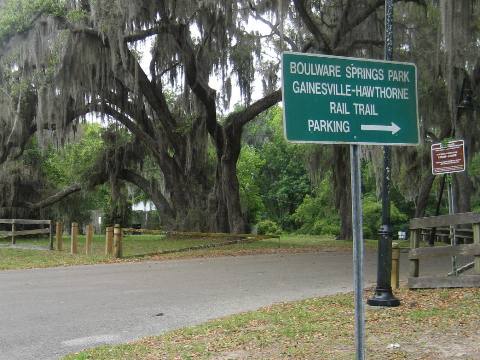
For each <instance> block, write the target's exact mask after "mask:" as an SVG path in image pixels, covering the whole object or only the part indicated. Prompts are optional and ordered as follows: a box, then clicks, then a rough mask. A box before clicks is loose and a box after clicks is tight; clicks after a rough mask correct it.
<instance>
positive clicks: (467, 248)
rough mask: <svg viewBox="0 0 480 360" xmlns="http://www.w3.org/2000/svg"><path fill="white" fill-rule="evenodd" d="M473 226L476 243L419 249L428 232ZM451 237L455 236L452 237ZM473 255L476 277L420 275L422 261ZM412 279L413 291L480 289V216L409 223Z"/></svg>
mask: <svg viewBox="0 0 480 360" xmlns="http://www.w3.org/2000/svg"><path fill="white" fill-rule="evenodd" d="M457 225H470V226H471V227H472V229H471V230H470V231H468V229H467V230H465V229H463V231H464V232H466V233H471V234H472V235H471V236H472V238H473V244H463V245H455V242H453V244H454V245H451V246H440V247H425V248H420V238H421V236H422V232H423V231H424V230H425V229H427V230H428V229H431V228H436V227H453V226H457ZM451 236H455V235H454V234H451ZM459 255H462V256H473V257H474V258H475V260H474V265H473V268H474V275H461V276H448V275H446V276H420V260H423V259H426V258H432V257H439V256H459ZM408 258H409V260H410V277H409V278H408V286H409V287H410V288H411V289H421V288H443V287H480V214H476V213H461V214H452V215H442V216H434V217H428V218H416V219H412V220H411V221H410V252H409V255H408Z"/></svg>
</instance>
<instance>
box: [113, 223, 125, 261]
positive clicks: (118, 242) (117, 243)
mask: <svg viewBox="0 0 480 360" xmlns="http://www.w3.org/2000/svg"><path fill="white" fill-rule="evenodd" d="M122 255H123V254H122V228H121V227H120V225H119V224H115V227H114V228H113V256H114V257H115V258H121V257H122Z"/></svg>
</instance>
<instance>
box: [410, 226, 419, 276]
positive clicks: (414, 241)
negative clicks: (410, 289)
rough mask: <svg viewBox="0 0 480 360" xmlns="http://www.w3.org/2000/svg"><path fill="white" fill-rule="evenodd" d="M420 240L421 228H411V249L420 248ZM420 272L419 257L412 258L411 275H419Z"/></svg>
mask: <svg viewBox="0 0 480 360" xmlns="http://www.w3.org/2000/svg"><path fill="white" fill-rule="evenodd" d="M418 241H419V230H418V229H415V230H411V231H410V249H412V250H413V249H416V248H418ZM418 274H419V262H418V259H411V260H410V277H418Z"/></svg>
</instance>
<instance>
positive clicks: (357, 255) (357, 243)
mask: <svg viewBox="0 0 480 360" xmlns="http://www.w3.org/2000/svg"><path fill="white" fill-rule="evenodd" d="M359 151H360V146H359V145H350V170H351V183H352V184H351V185H352V229H353V286H354V291H355V295H354V297H355V300H354V302H355V350H356V357H355V359H357V360H363V359H365V306H364V304H363V253H364V244H363V229H362V222H363V221H362V199H361V195H362V190H361V186H362V178H361V172H360V156H359Z"/></svg>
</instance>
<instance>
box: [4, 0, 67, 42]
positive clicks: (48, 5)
mask: <svg viewBox="0 0 480 360" xmlns="http://www.w3.org/2000/svg"><path fill="white" fill-rule="evenodd" d="M65 12H66V7H65V0H5V2H4V4H3V6H1V8H0V41H2V40H4V39H5V38H6V37H8V36H11V35H13V34H15V33H17V32H23V31H25V30H27V29H28V28H29V27H30V26H31V25H32V22H33V21H34V20H35V18H36V17H38V16H39V15H40V14H52V15H55V16H62V15H65Z"/></svg>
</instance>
